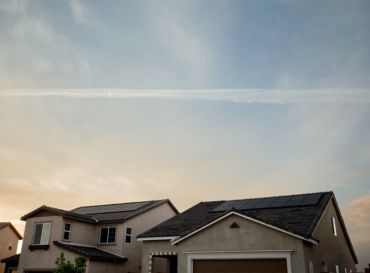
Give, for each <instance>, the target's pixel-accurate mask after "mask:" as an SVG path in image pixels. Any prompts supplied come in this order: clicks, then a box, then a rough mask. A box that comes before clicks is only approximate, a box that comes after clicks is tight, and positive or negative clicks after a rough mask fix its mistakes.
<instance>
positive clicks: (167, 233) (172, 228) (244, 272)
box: [138, 192, 357, 273]
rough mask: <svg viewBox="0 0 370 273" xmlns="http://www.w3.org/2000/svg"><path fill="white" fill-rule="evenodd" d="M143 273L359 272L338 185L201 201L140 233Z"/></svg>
mask: <svg viewBox="0 0 370 273" xmlns="http://www.w3.org/2000/svg"><path fill="white" fill-rule="evenodd" d="M138 239H139V240H142V241H143V242H144V244H143V265H142V266H143V270H142V272H143V273H158V272H161V273H214V272H224V273H225V272H226V273H228V272H233V273H238V272H240V273H248V272H250V273H255V272H259V273H272V272H274V273H320V272H332V273H352V272H356V268H355V265H356V263H357V257H356V254H355V251H354V249H353V247H352V243H351V240H350V237H349V235H348V232H347V229H346V226H345V224H344V220H343V218H342V216H341V213H340V210H339V207H338V204H337V201H336V199H335V196H334V194H333V193H332V192H320V193H311V194H298V195H289V196H274V197H265V198H253V199H241V200H226V201H225V200H220V201H210V202H201V203H199V204H197V205H195V206H193V207H191V208H190V209H188V210H186V211H184V212H183V213H181V214H179V215H177V216H175V217H173V218H171V219H169V220H167V221H165V222H164V223H162V224H159V225H158V226H156V227H154V228H153V229H151V230H148V231H147V232H145V233H143V234H141V235H139V236H138Z"/></svg>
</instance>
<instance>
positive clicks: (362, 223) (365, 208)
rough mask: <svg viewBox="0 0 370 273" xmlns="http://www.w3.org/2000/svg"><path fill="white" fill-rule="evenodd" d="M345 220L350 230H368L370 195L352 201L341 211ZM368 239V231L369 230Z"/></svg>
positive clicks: (369, 226) (369, 222) (369, 223)
mask: <svg viewBox="0 0 370 273" xmlns="http://www.w3.org/2000/svg"><path fill="white" fill-rule="evenodd" d="M343 212H344V214H345V216H346V220H347V221H348V223H349V224H350V225H351V226H352V228H361V229H369V228H370V213H369V212H370V195H367V196H363V197H360V198H358V199H355V200H353V201H352V202H351V203H350V204H349V205H348V206H347V207H345V209H344V210H343ZM369 237H370V230H369Z"/></svg>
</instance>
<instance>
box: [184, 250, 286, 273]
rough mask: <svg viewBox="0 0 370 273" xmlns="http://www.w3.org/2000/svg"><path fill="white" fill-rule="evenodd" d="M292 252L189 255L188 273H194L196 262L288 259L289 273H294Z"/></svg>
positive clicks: (221, 252)
mask: <svg viewBox="0 0 370 273" xmlns="http://www.w3.org/2000/svg"><path fill="white" fill-rule="evenodd" d="M291 252H292V251H291V250H281V251H280V250H279V251H247V252H233V251H220V252H219V251H217V252H198V253H195V252H192V253H187V267H188V268H187V273H193V266H194V260H240V259H246V260H248V259H286V264H287V273H292V272H293V271H292V262H291V257H290V256H291Z"/></svg>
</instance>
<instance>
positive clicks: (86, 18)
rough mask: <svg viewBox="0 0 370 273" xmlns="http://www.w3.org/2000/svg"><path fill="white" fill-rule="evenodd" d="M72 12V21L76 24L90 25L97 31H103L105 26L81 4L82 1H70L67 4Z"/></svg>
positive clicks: (89, 9)
mask: <svg viewBox="0 0 370 273" xmlns="http://www.w3.org/2000/svg"><path fill="white" fill-rule="evenodd" d="M68 4H69V7H70V9H71V11H72V15H73V19H74V21H75V22H76V23H77V24H84V25H90V26H91V27H96V28H98V29H99V30H102V29H105V24H104V23H103V21H102V20H101V18H100V17H98V16H97V15H96V13H94V12H93V10H92V9H91V8H90V7H88V6H87V5H86V4H84V3H83V1H82V0H70V1H69V2H68Z"/></svg>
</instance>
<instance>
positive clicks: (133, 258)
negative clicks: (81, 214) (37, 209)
mask: <svg viewBox="0 0 370 273" xmlns="http://www.w3.org/2000/svg"><path fill="white" fill-rule="evenodd" d="M174 215H175V212H174V211H173V209H172V208H171V207H170V206H169V205H168V204H167V203H165V204H162V205H160V206H158V207H155V208H153V209H151V210H149V211H147V212H144V213H143V214H140V215H139V216H137V217H134V218H132V219H130V220H128V221H127V222H125V223H119V224H109V225H98V226H95V225H91V224H86V223H81V222H76V221H70V220H65V219H63V217H62V216H42V217H34V218H29V219H27V221H26V228H25V235H24V241H23V246H22V254H21V258H20V263H19V272H21V273H23V270H24V269H36V268H38V269H41V268H44V269H52V268H55V260H56V258H57V257H58V256H59V254H60V252H62V251H63V252H64V253H65V254H66V256H67V255H68V257H70V258H71V259H72V260H73V259H74V258H75V257H76V255H75V254H73V253H71V252H69V251H66V250H64V249H61V248H59V247H57V246H55V245H54V244H53V241H55V240H57V241H61V240H62V238H63V229H64V223H65V222H68V223H71V224H72V233H71V243H76V244H84V245H93V246H96V247H99V248H101V249H103V250H105V251H108V252H111V253H115V254H118V255H122V256H125V257H127V258H128V261H127V262H126V263H123V264H109V263H101V262H91V263H90V264H89V266H88V267H89V273H90V272H103V269H102V268H104V267H109V268H111V267H112V268H114V270H116V271H117V272H128V271H129V272H132V273H135V272H140V266H141V245H142V243H141V242H138V241H137V240H136V236H137V235H138V234H140V233H142V232H144V231H146V230H148V229H150V228H152V227H154V226H156V225H158V224H159V223H161V222H163V221H165V220H167V219H168V218H170V217H172V216H174ZM38 222H52V226H51V232H50V242H49V246H50V248H49V249H48V250H33V251H30V250H29V248H28V247H29V245H31V243H32V237H33V230H34V225H35V223H38ZM107 226H115V227H116V228H117V229H116V242H115V243H114V244H99V233H100V228H101V227H107ZM126 227H130V228H132V232H133V234H132V243H131V244H127V243H125V235H126ZM95 266H96V268H95ZM107 272H113V273H114V272H115V271H113V269H112V271H111V270H110V271H106V270H105V271H104V273H107Z"/></svg>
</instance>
